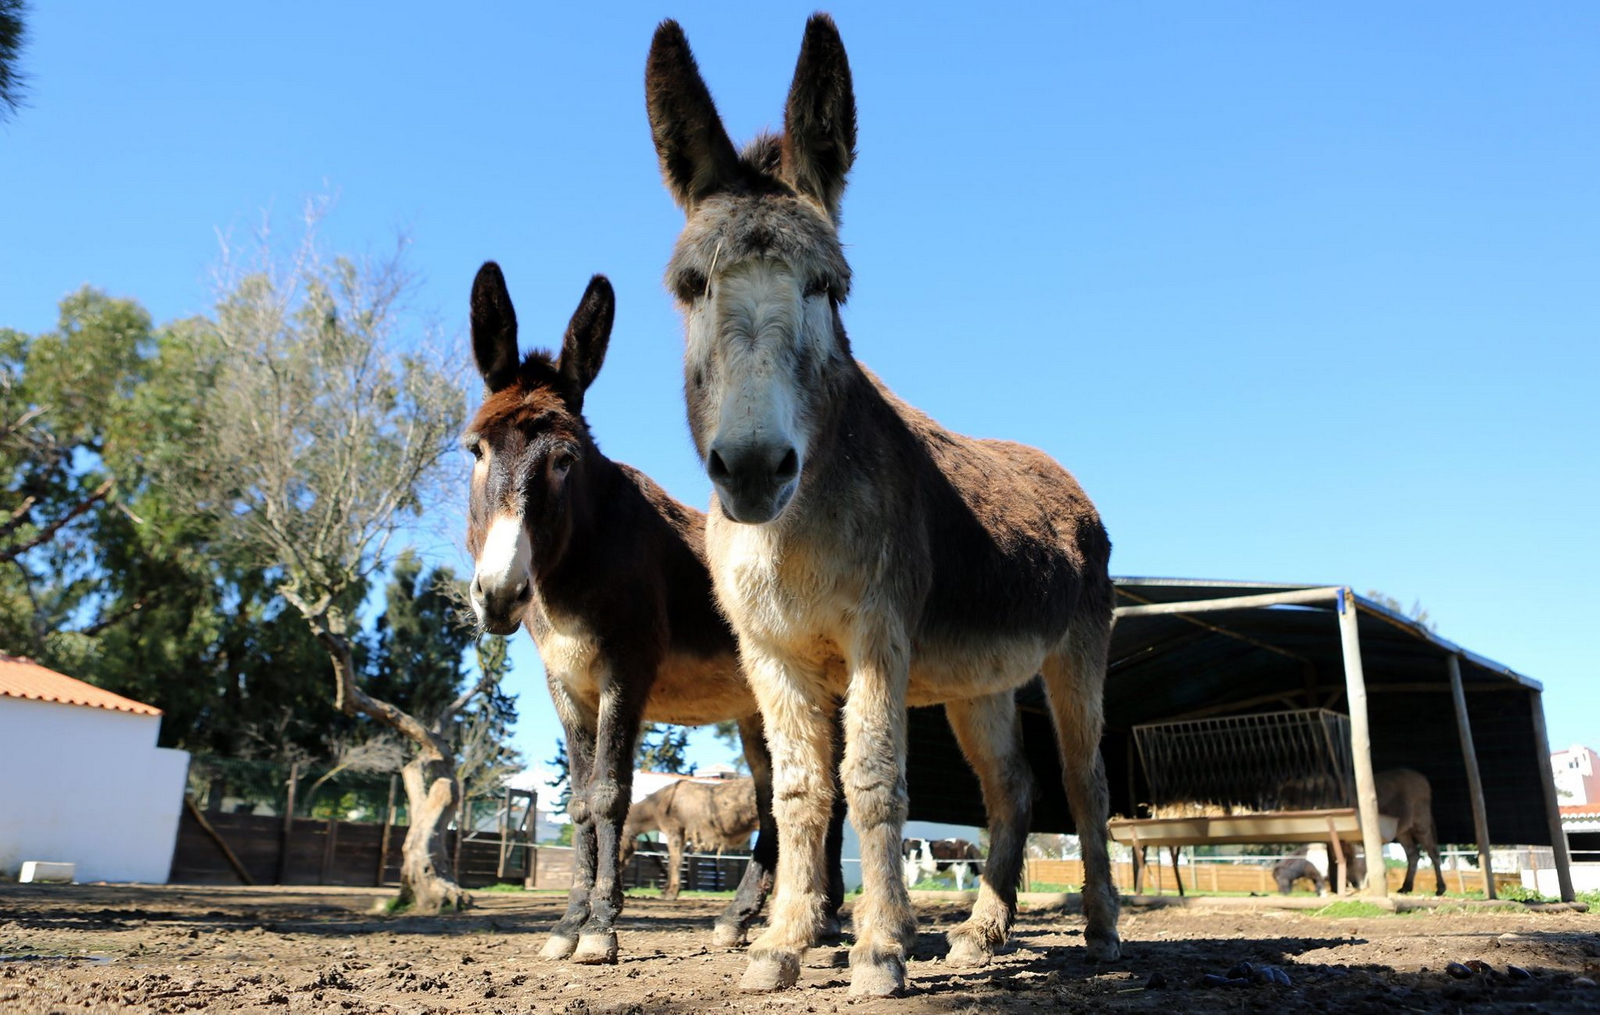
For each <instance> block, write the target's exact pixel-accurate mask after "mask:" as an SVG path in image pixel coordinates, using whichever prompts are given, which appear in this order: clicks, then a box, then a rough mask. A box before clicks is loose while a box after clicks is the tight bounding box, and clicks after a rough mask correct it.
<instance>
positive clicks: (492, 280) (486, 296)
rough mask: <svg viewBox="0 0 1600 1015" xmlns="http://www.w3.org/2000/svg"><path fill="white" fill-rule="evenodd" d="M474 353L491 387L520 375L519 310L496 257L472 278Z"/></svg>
mask: <svg viewBox="0 0 1600 1015" xmlns="http://www.w3.org/2000/svg"><path fill="white" fill-rule="evenodd" d="M472 355H473V357H474V358H475V359H477V361H478V373H480V374H482V375H483V383H485V384H487V385H488V386H489V390H490V391H499V390H500V389H502V388H508V387H510V386H511V384H512V382H514V381H515V380H516V379H517V312H516V310H514V309H512V306H511V293H510V292H508V291H507V290H506V279H505V276H504V275H502V274H500V266H499V265H498V264H495V263H494V262H493V261H485V262H483V267H481V268H479V269H478V277H477V278H475V279H473V280H472Z"/></svg>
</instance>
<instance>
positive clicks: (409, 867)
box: [400, 750, 472, 913]
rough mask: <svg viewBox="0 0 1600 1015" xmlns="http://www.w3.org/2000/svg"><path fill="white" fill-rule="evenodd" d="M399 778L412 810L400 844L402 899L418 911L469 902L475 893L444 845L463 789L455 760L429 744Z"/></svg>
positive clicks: (466, 905)
mask: <svg viewBox="0 0 1600 1015" xmlns="http://www.w3.org/2000/svg"><path fill="white" fill-rule="evenodd" d="M400 779H401V781H402V782H404V783H405V787H406V808H407V810H408V811H409V812H410V817H409V822H410V823H409V825H408V826H407V828H406V839H405V843H404V844H403V845H402V846H401V847H400V904H401V905H402V906H409V907H410V908H411V909H412V910H413V911H415V912H419V913H437V912H439V911H441V910H457V909H465V908H467V907H468V906H470V905H471V904H472V898H471V896H469V895H467V893H466V892H464V891H462V889H461V886H460V885H458V884H456V881H455V876H454V873H453V871H452V869H451V864H450V852H449V850H447V849H445V830H446V829H447V828H448V827H449V824H450V816H451V814H452V813H454V811H455V806H456V801H457V800H458V798H459V797H460V793H461V787H460V784H459V783H458V782H457V780H456V766H455V762H454V761H452V760H451V759H450V758H448V757H440V756H439V755H438V754H437V753H436V752H434V751H431V750H425V751H423V752H422V753H420V754H419V755H418V756H417V757H415V758H413V759H412V760H411V761H410V762H408V763H407V764H406V767H405V768H403V769H401V770H400ZM457 834H460V832H459V830H458V832H457Z"/></svg>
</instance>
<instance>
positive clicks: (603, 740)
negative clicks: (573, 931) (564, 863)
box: [572, 667, 653, 965]
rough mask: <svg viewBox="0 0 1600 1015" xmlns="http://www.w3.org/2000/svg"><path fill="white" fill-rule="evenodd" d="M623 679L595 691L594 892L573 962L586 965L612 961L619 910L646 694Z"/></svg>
mask: <svg viewBox="0 0 1600 1015" xmlns="http://www.w3.org/2000/svg"><path fill="white" fill-rule="evenodd" d="M619 669H620V667H619ZM643 672H646V673H649V672H653V670H649V669H647V670H643ZM624 677H625V674H624V673H614V674H613V675H612V678H611V680H610V681H609V682H608V683H607V685H606V687H605V688H604V689H603V690H602V691H601V692H600V717H599V729H598V730H597V731H596V735H595V766H594V778H593V779H591V780H590V786H589V812H590V815H591V816H592V818H593V820H594V829H595V839H594V841H595V857H596V860H595V872H594V889H593V891H591V892H590V893H589V919H588V921H587V922H585V923H584V925H583V928H582V929H581V931H580V932H579V935H578V949H577V951H575V952H573V954H572V961H574V962H582V963H585V964H591V965H592V964H595V963H602V962H603V963H612V962H615V961H617V931H616V923H617V914H618V913H620V912H621V911H622V876H621V875H622V872H621V870H620V869H619V867H620V847H621V842H622V825H623V823H624V822H625V821H626V820H627V817H628V802H629V796H630V793H631V791H632V789H633V754H634V749H635V747H636V746H637V744H638V740H639V722H640V720H641V719H642V718H643V712H644V708H643V704H644V700H645V698H646V696H647V695H648V694H649V690H650V682H649V681H648V680H636V681H632V682H630V681H628V680H626V679H624Z"/></svg>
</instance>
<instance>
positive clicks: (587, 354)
mask: <svg viewBox="0 0 1600 1015" xmlns="http://www.w3.org/2000/svg"><path fill="white" fill-rule="evenodd" d="M616 316H617V294H616V293H615V292H613V291H612V289H611V283H610V281H608V280H607V279H606V277H605V276H604V275H596V276H595V277H594V278H591V279H590V280H589V288H588V289H586V290H584V293H583V300H582V302H580V303H579V304H578V309H577V310H575V311H573V312H572V320H571V321H570V322H568V324H567V337H566V338H564V339H562V340H561V376H562V377H565V378H566V379H567V383H568V385H570V387H571V389H572V398H573V402H574V404H573V406H572V408H573V410H574V411H577V412H582V411H583V393H584V392H585V391H588V390H589V385H590V384H593V383H594V378H595V375H596V374H598V373H599V372H600V364H602V363H604V362H605V361H606V345H607V343H609V342H610V341H611V322H612V321H614V320H616Z"/></svg>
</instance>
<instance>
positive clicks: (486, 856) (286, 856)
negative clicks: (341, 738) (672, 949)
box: [170, 809, 572, 888]
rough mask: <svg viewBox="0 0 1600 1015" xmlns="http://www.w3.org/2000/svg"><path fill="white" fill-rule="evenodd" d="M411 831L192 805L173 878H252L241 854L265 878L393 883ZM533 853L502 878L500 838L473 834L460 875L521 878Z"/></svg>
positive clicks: (467, 879)
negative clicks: (199, 813)
mask: <svg viewBox="0 0 1600 1015" xmlns="http://www.w3.org/2000/svg"><path fill="white" fill-rule="evenodd" d="M207 826H209V828H208V827H207ZM286 827H287V834H286ZM445 834H446V835H447V837H448V838H447V839H446V843H445V848H446V849H448V850H450V851H451V854H452V855H455V849H456V841H455V840H456V833H455V832H454V831H449V832H447V833H445ZM385 836H387V839H388V844H387V846H385V844H384V838H385ZM405 837H406V826H405V825H391V826H387V827H386V826H384V825H373V824H364V823H358V822H353V821H333V820H323V819H316V818H296V819H294V820H293V821H292V822H290V823H288V824H287V826H286V825H285V822H284V819H283V818H280V817H269V816H258V815H254V814H206V815H204V819H203V822H202V819H200V818H197V817H196V814H195V813H194V812H193V811H192V810H188V809H186V810H185V811H184V812H183V817H182V819H181V820H180V821H179V824H178V842H177V847H176V849H174V851H173V856H172V874H171V877H170V880H171V881H173V882H175V883H178V884H212V885H216V884H222V885H237V884H241V883H243V882H244V881H245V878H243V877H240V875H239V872H238V870H237V869H236V868H235V866H234V863H233V860H236V861H237V862H238V865H239V867H242V868H243V870H244V873H245V874H246V875H248V878H249V880H250V881H252V882H254V883H255V884H258V885H271V884H281V885H351V886H355V885H381V884H390V883H393V882H397V881H399V879H400V844H401V843H402V842H403V841H405ZM219 840H220V842H219ZM224 845H225V846H226V847H227V848H226V849H224ZM230 852H231V853H232V854H233V860H230V858H229V856H228V853H230ZM528 852H529V850H528V849H527V848H526V847H522V846H516V847H514V848H512V849H511V850H510V851H509V853H508V855H507V857H506V862H505V867H504V871H505V876H503V877H502V876H501V874H500V871H501V857H500V839H499V837H498V836H495V837H490V838H482V839H474V838H472V837H471V836H468V837H467V839H466V840H464V841H463V842H462V843H461V852H460V857H461V862H460V864H459V869H458V871H457V880H458V881H459V882H460V883H461V885H462V886H463V887H466V888H481V887H483V886H485V885H492V884H495V883H497V882H501V881H509V882H512V883H522V882H523V881H524V880H525V879H526V877H527V875H528V873H529V872H528V870H527V869H526V868H527V860H526V858H525V854H526V853H528ZM380 864H381V865H382V869H381V870H380ZM567 871H568V873H567V875H566V883H567V884H570V883H571V880H572V876H571V873H570V872H571V867H570V864H569V865H568V868H567Z"/></svg>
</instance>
